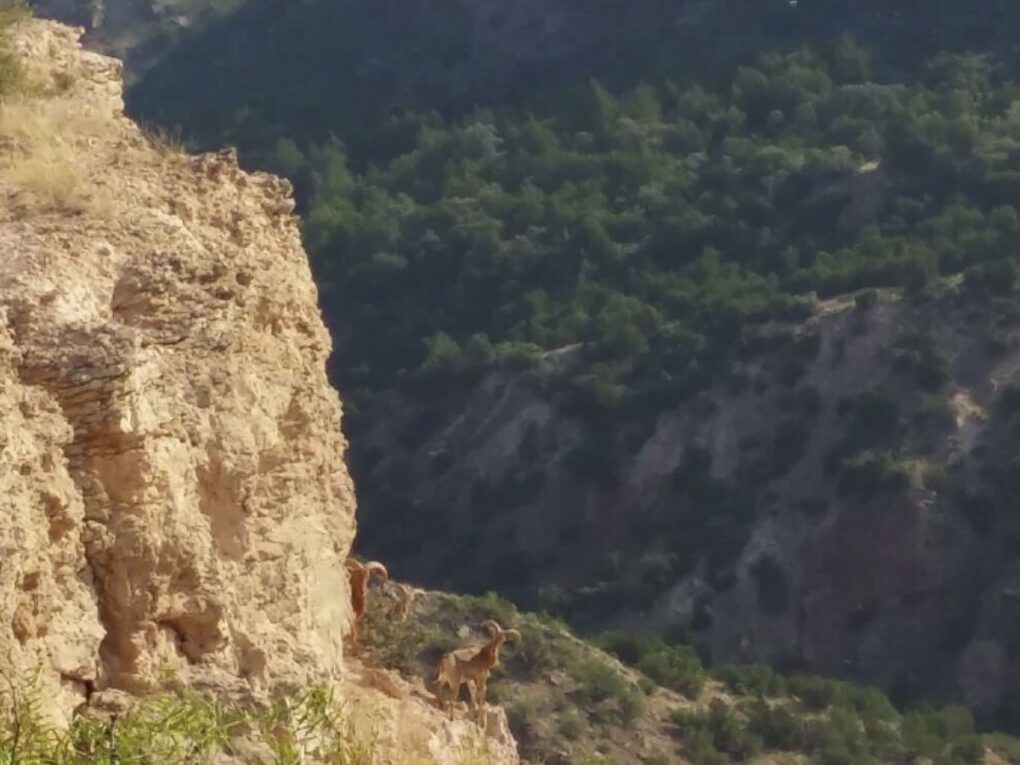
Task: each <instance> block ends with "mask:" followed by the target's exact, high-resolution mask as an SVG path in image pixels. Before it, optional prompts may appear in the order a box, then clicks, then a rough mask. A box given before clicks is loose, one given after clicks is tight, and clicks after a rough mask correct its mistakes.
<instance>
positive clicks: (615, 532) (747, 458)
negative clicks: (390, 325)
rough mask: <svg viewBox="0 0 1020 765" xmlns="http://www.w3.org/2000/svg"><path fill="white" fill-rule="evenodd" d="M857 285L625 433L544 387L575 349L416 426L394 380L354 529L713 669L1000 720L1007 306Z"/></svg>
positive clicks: (1012, 579) (1011, 362)
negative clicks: (838, 683)
mask: <svg viewBox="0 0 1020 765" xmlns="http://www.w3.org/2000/svg"><path fill="white" fill-rule="evenodd" d="M874 294H875V293H862V295H861V296H859V299H858V300H857V301H856V303H855V302H854V301H853V300H849V301H842V302H839V301H833V302H831V303H824V304H822V305H821V306H820V307H819V310H818V315H817V316H816V317H815V318H813V319H811V320H809V321H808V322H806V323H805V325H804V326H803V327H802V328H801V329H800V330H799V331H798V334H797V336H796V340H795V342H793V343H792V344H790V345H789V348H788V350H786V351H784V352H775V351H772V352H763V353H759V354H755V355H754V356H751V357H748V358H744V359H742V360H740V361H736V362H734V364H733V366H732V369H731V373H730V375H729V377H728V379H726V380H725V382H721V383H720V384H719V385H718V386H717V387H715V386H713V387H710V388H708V389H707V390H705V391H703V392H701V393H700V394H699V395H697V396H695V397H693V398H692V399H691V400H690V401H688V402H685V403H683V404H681V405H679V406H675V407H672V408H670V409H669V410H667V411H666V412H664V413H663V414H661V415H660V416H659V417H658V418H657V419H656V420H655V423H654V426H653V427H652V428H651V430H650V431H648V432H647V433H642V432H641V431H640V430H637V431H635V430H623V431H622V433H621V432H617V433H614V432H612V431H608V430H601V429H598V428H594V429H593V428H591V427H590V426H589V425H588V424H586V423H585V422H584V421H583V420H582V419H580V418H579V417H577V416H572V415H570V414H569V413H564V412H562V411H561V410H558V409H557V407H556V405H555V404H554V403H552V402H551V401H550V398H549V397H548V396H546V395H543V391H545V390H547V389H548V388H549V387H550V386H555V385H556V384H557V383H556V381H557V379H559V378H560V377H561V375H562V374H563V371H562V368H563V367H564V366H569V365H570V364H577V363H579V357H578V354H579V351H578V350H576V349H575V350H574V351H566V352H563V353H560V354H551V355H549V356H547V357H545V358H543V359H542V360H540V361H539V362H538V365H537V366H536V368H535V369H533V370H531V371H528V372H521V373H513V372H509V373H508V372H499V373H492V374H490V375H488V376H486V377H485V378H483V380H482V381H481V382H480V383H479V384H478V385H477V386H475V387H474V388H473V389H472V392H471V393H470V396H469V398H468V399H467V400H458V398H457V396H456V395H452V396H451V397H450V399H449V401H448V402H447V404H446V409H445V410H441V411H438V412H433V413H431V415H430V421H429V424H428V427H427V428H423V427H422V426H421V424H420V415H419V414H418V410H417V407H416V405H415V399H414V398H413V395H411V396H409V397H407V398H403V397H401V396H399V395H396V394H394V395H393V396H391V397H390V398H389V399H387V400H386V403H385V406H386V408H387V410H388V411H389V412H390V416H389V417H388V418H387V419H386V420H385V421H380V422H379V424H378V425H377V426H376V427H375V428H367V429H365V430H363V431H359V432H358V433H357V438H358V439H359V443H360V444H361V445H362V448H363V449H364V450H365V451H364V452H363V454H365V455H366V462H365V463H361V464H358V465H357V469H358V470H359V472H360V474H361V475H362V476H364V477H365V482H364V484H363V485H365V486H367V487H372V489H370V490H368V491H366V492H365V495H366V499H367V501H368V502H369V503H370V504H368V505H367V506H368V507H369V508H372V509H377V508H378V510H377V514H376V515H374V516H373V515H371V514H370V515H368V516H367V517H366V523H367V524H368V525H369V526H371V525H373V524H378V527H377V528H376V529H369V530H368V531H367V532H366V540H370V541H368V542H367V543H366V546H367V547H369V548H370V549H371V551H372V552H373V553H378V554H380V555H386V556H388V557H389V558H390V559H399V560H401V561H402V563H403V565H404V568H405V570H407V571H408V572H411V573H412V574H413V575H415V576H418V577H420V578H422V579H424V580H427V581H436V582H439V583H442V584H443V585H444V586H447V587H461V588H470V589H473V590H475V591H479V592H484V591H485V590H487V589H496V590H499V591H503V592H507V593H509V594H512V595H513V596H515V597H517V598H518V599H520V600H522V601H525V602H530V603H541V604H544V605H545V606H547V607H550V608H554V609H557V610H558V611H559V612H560V613H561V614H563V615H565V616H567V617H568V618H570V619H571V620H572V621H574V622H575V623H577V624H587V625H589V626H598V625H606V624H619V625H624V626H630V627H633V628H639V629H640V628H648V627H657V628H658V629H661V630H669V629H671V628H676V627H678V626H682V627H684V628H687V629H689V630H690V631H691V632H692V633H693V634H694V635H695V636H696V639H697V640H698V642H699V643H701V644H702V645H703V646H704V647H705V648H706V650H708V651H709V652H710V654H711V656H712V657H713V658H714V659H715V660H716V661H724V662H725V661H735V660H742V661H747V660H752V661H760V662H768V663H772V664H775V665H779V666H787V667H801V668H807V669H810V670H811V671H815V672H824V673H828V674H832V675H836V676H844V677H854V678H857V679H862V680H865V681H867V682H870V683H875V684H880V685H882V686H884V687H886V688H890V689H892V690H893V692H894V694H899V695H900V697H901V698H916V697H917V696H918V694H921V695H927V696H928V697H931V698H962V699H966V700H967V701H968V703H970V704H971V706H972V708H974V709H975V710H976V711H978V712H980V713H982V714H984V715H990V714H992V715H994V713H995V712H996V710H1000V714H1001V715H1003V720H1004V721H1005V720H1006V719H1007V718H1008V717H1009V716H1010V715H1011V714H1013V711H1011V710H1014V709H1015V706H1014V705H1015V701H1013V702H1010V701H1009V699H1010V698H1013V699H1015V698H1016V694H1017V692H1018V691H1020V686H1018V684H1017V675H1016V661H1017V657H1016V656H1015V654H1014V650H1015V646H1016V645H1017V640H1018V638H1020V613H1018V612H1017V611H1016V608H1015V604H1014V602H1013V601H1014V593H1015V591H1016V589H1017V586H1018V584H1020V581H1018V580H1017V573H1018V569H1017V566H1016V541H1017V539H1020V520H1018V519H1017V517H1016V514H1015V513H1013V512H1012V510H1011V507H1012V501H1011V497H1012V495H1013V489H1012V486H1013V483H1012V481H1013V479H1012V478H1011V475H1012V473H1011V470H1012V468H1011V467H1010V464H1011V463H1010V461H1011V459H1012V455H1013V454H1014V453H1015V450H1016V441H1015V437H1016V434H1015V433H1014V431H1013V428H1014V425H1015V423H1014V419H1015V408H1014V407H1015V406H1016V402H1015V401H1014V399H1015V398H1016V396H1017V390H1018V389H1017V388H1016V387H1014V386H1015V382H1016V380H1017V370H1018V368H1020V352H1018V351H1017V350H1016V349H1015V346H1014V345H1012V344H1010V345H1008V346H1007V345H1006V344H1005V343H1002V344H1000V343H996V342H995V341H994V337H995V335H996V333H999V332H1006V333H1007V334H1008V333H1009V330H1008V329H1005V330H1004V329H1003V328H1004V327H1006V328H1011V327H1013V326H1015V322H1016V320H1017V318H1016V314H1015V309H1014V308H1013V305H1014V304H1013V303H1011V302H1007V301H1002V300H1000V301H998V302H996V301H992V302H991V303H988V302H987V301H975V300H974V297H973V296H972V295H971V294H970V293H969V292H968V290H967V288H966V287H963V286H946V287H943V288H941V289H940V290H937V291H934V292H933V293H932V294H930V295H929V296H928V297H926V298H925V299H923V300H917V299H914V300H910V299H905V298H902V297H900V296H898V295H895V294H888V293H884V294H882V295H881V296H880V297H878V298H877V300H875V302H874V303H872V301H873V300H874V299H875V298H874V297H873V296H874ZM1002 311H1005V313H1002ZM975 327H979V328H981V329H980V331H976V330H974V329H972V328H975ZM975 335H978V336H979V337H983V338H985V340H984V341H983V342H975ZM572 357H573V358H572ZM629 435H636V436H637V438H636V439H635V440H633V441H630V442H628V441H627V440H626V438H627V437H628V436H629ZM397 476H400V480H401V481H402V482H406V483H409V484H410V485H413V486H414V487H415V496H414V498H413V500H411V501H407V502H404V501H401V499H400V497H401V496H402V495H401V494H400V489H399V488H398V486H399V484H397V483H396V481H397ZM386 486H389V487H393V488H391V489H389V490H384V489H382V488H379V489H376V488H375V487H386ZM373 501H375V502H378V504H372V502H373ZM391 518H393V519H398V520H395V521H394V520H391ZM373 531H374V532H375V533H373ZM1000 707H1001V708H1000ZM1004 724H1005V723H1004Z"/></svg>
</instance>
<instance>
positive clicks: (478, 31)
mask: <svg viewBox="0 0 1020 765" xmlns="http://www.w3.org/2000/svg"><path fill="white" fill-rule="evenodd" d="M123 1H124V0H121V2H123ZM1018 24H1020V21H1018V18H1017V14H1016V9H1015V6H1014V5H1013V4H1011V3H1010V2H1008V0H977V2H971V3H968V4H967V5H966V6H962V5H961V4H959V3H953V2H947V1H946V0H938V1H937V2H932V3H927V4H925V5H924V7H923V9H922V8H921V7H920V6H916V5H913V4H909V3H908V4H906V5H904V6H902V7H897V8H894V9H890V8H889V4H888V3H885V2H881V0H856V1H855V2H850V3H848V2H842V1H841V0H800V1H799V2H796V3H791V2H789V0H599V2H590V0H525V1H523V2H522V1H521V0H412V1H410V2H400V3H395V2H375V0H335V1H334V0H329V1H325V0H317V1H316V2H304V3H300V4H296V3H293V2H287V1H286V0H250V2H247V3H244V5H243V6H241V8H240V10H239V12H238V13H237V14H234V15H232V16H230V17H228V18H225V19H223V20H222V22H220V23H217V24H214V25H212V26H209V27H208V28H205V29H204V30H203V31H202V32H201V33H200V34H198V35H194V36H189V37H188V38H187V39H185V40H183V42H182V44H181V45H180V46H179V47H178V48H176V49H175V50H174V51H173V53H172V55H170V56H168V57H167V58H165V59H164V60H162V61H161V62H160V64H159V66H158V67H157V68H156V69H154V70H153V71H152V72H150V73H149V74H148V76H146V77H145V78H144V81H142V82H140V83H139V84H138V85H137V86H136V87H135V88H134V91H133V93H132V94H131V101H132V103H133V107H132V108H133V109H135V110H136V111H137V112H138V113H139V114H141V115H143V116H144V117H145V118H146V119H152V120H156V121H160V122H162V123H169V124H176V125H181V126H182V127H183V128H184V130H185V132H186V133H187V134H189V135H192V136H194V137H195V138H196V139H198V140H199V141H200V142H203V143H206V142H211V143H212V144H214V145H215V144H217V142H219V141H221V140H222V139H223V138H224V137H228V138H229V140H230V141H232V142H235V143H238V144H239V145H241V146H242V147H243V148H244V149H254V150H259V149H262V150H264V149H267V148H270V149H271V147H272V143H273V142H274V141H275V140H276V139H278V138H281V137H287V138H294V139H298V140H299V141H302V142H303V141H306V140H313V141H321V140H323V139H325V138H327V137H328V136H329V135H331V134H332V135H338V136H340V137H341V138H342V139H343V140H344V141H345V142H347V143H349V144H350V145H352V146H354V147H356V149H357V153H358V154H361V153H370V154H372V155H373V156H376V155H379V154H381V153H382V154H385V153H388V152H392V150H393V148H394V145H397V146H399V145H401V144H402V143H403V141H402V139H405V135H404V134H403V133H402V131H401V130H400V129H399V126H398V127H396V128H395V129H393V130H390V131H387V130H382V131H381V128H382V127H383V124H384V118H385V117H386V116H388V115H390V114H397V115H399V114H402V113H403V112H405V111H406V110H408V109H410V110H439V111H441V112H444V113H446V114H452V115H457V114H459V113H462V112H463V111H464V110H465V109H470V108H472V107H473V106H474V105H476V104H480V105H482V106H485V107H489V108H495V109H502V108H506V107H510V106H513V107H521V106H526V107H528V108H536V109H538V110H539V111H547V110H548V109H549V108H556V105H558V104H560V103H561V102H562V101H563V100H567V101H570V100H573V99H574V98H575V97H576V92H577V89H578V86H579V85H582V84H584V83H586V82H587V81H588V79H589V78H596V79H599V80H601V81H603V82H604V83H606V84H607V85H610V86H611V87H612V88H614V89H615V88H628V87H633V86H635V85H637V84H638V83H640V82H641V81H653V82H654V81H659V80H662V79H666V78H671V79H673V80H675V81H677V82H691V81H700V82H711V81H713V80H715V79H717V78H718V77H719V75H720V74H721V73H723V72H725V71H726V70H728V69H729V68H730V67H731V66H732V65H733V64H734V63H737V62H740V63H743V62H747V61H749V60H751V59H752V58H753V57H754V55H755V54H756V53H757V52H759V51H761V50H763V49H772V48H776V47H784V48H796V47H797V46H798V45H801V44H804V43H808V44H823V43H825V42H826V41H828V40H831V39H833V38H835V37H837V36H839V35H844V34H850V35H855V36H856V37H858V38H859V39H861V40H862V41H865V42H867V43H868V44H869V45H873V46H874V47H875V48H876V49H877V51H878V52H879V54H880V60H881V62H882V64H883V66H884V67H887V68H889V69H894V70H902V69H906V70H912V69H915V68H916V66H917V65H918V63H919V62H920V61H922V60H924V59H925V58H927V57H929V56H931V55H934V54H935V53H938V52H941V51H948V50H952V51H959V50H962V49H967V48H969V47H973V46H974V45H975V44H977V45H978V46H980V48H981V49H982V50H986V51H987V50H1001V51H1003V52H1006V53H1010V52H1011V50H1012V47H1013V41H1014V39H1015V33H1016V32H1017V31H1018ZM268 29H272V30H273V34H272V35H266V34H265V30H268ZM227 40H229V43H225V42H224V41H227ZM182 83H187V85H186V86H185V87H181V84H182Z"/></svg>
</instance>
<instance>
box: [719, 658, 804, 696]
mask: <svg viewBox="0 0 1020 765" xmlns="http://www.w3.org/2000/svg"><path fill="white" fill-rule="evenodd" d="M713 674H714V676H715V678H716V679H717V680H719V681H720V682H722V683H723V684H724V685H725V686H726V688H727V689H728V690H729V691H731V692H732V693H736V694H739V695H741V696H745V695H754V696H779V695H781V694H784V693H786V681H785V679H784V678H783V677H782V676H781V675H778V674H776V672H775V671H773V669H772V668H771V667H768V666H765V665H764V664H728V665H726V666H724V667H720V668H719V669H717V670H715V672H714V673H713Z"/></svg>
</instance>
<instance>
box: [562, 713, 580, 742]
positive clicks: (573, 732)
mask: <svg viewBox="0 0 1020 765" xmlns="http://www.w3.org/2000/svg"><path fill="white" fill-rule="evenodd" d="M584 728H585V722H584V717H582V716H581V714H580V713H579V712H578V711H577V710H576V709H573V708H571V709H567V710H566V711H565V712H563V714H561V715H560V716H559V719H558V720H557V721H556V729H557V730H558V731H559V733H560V735H561V736H563V737H564V738H565V739H567V740H568V741H577V739H579V738H580V737H581V734H582V733H583V732H584Z"/></svg>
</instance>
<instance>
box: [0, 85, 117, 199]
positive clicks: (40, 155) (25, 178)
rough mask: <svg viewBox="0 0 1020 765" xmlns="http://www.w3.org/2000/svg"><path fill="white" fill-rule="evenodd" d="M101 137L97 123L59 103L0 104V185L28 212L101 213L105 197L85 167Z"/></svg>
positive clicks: (18, 100)
mask: <svg viewBox="0 0 1020 765" xmlns="http://www.w3.org/2000/svg"><path fill="white" fill-rule="evenodd" d="M102 134H103V126H102V123H101V121H100V120H99V119H98V118H95V117H88V116H84V115H82V114H80V113H78V112H76V111H75V110H74V109H73V108H72V105H71V104H70V103H68V102H66V101H62V100H59V99H53V100H48V99H40V98H31V97H19V98H13V99H10V100H8V101H6V102H3V103H0V184H2V185H4V186H7V187H8V188H9V189H10V191H11V192H13V194H14V196H15V198H16V200H17V202H18V203H19V204H20V205H22V206H23V208H25V209H27V210H28V211H34V212H72V213H84V212H91V213H102V212H104V211H108V210H109V208H110V207H111V206H112V199H111V198H110V195H109V191H108V190H105V189H103V188H102V187H101V186H98V185H97V184H96V183H95V179H94V174H93V172H92V168H90V167H89V164H90V162H89V161H90V159H91V158H92V155H93V152H92V150H91V148H90V144H93V145H95V144H98V142H99V141H100V140H101V137H102Z"/></svg>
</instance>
